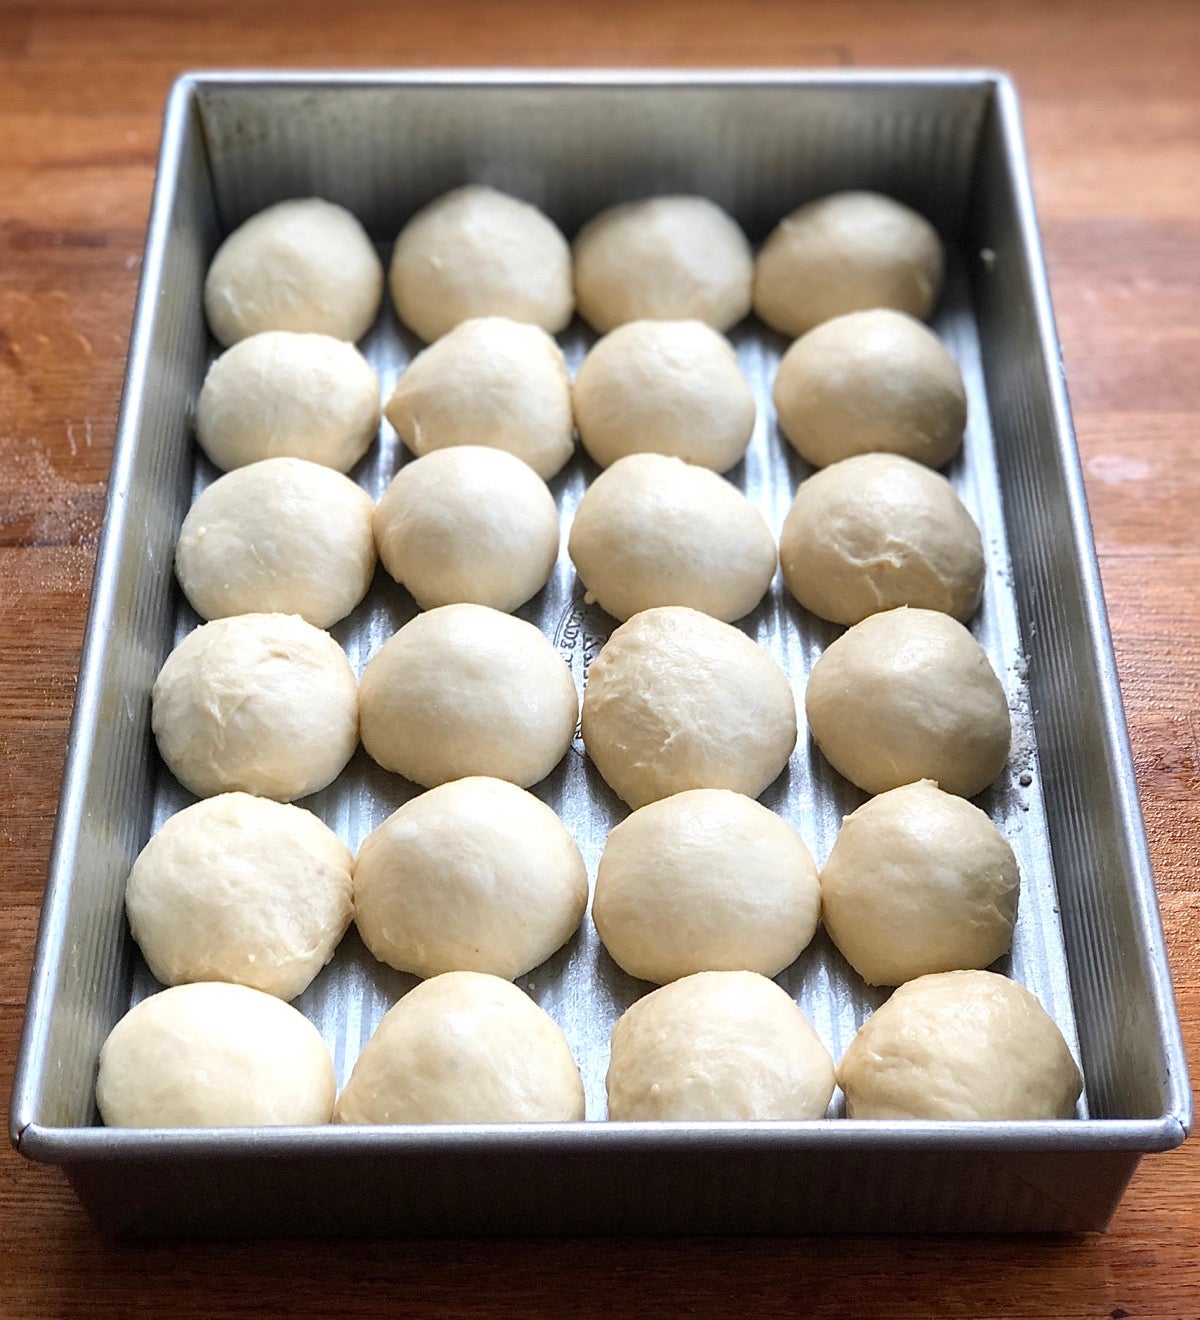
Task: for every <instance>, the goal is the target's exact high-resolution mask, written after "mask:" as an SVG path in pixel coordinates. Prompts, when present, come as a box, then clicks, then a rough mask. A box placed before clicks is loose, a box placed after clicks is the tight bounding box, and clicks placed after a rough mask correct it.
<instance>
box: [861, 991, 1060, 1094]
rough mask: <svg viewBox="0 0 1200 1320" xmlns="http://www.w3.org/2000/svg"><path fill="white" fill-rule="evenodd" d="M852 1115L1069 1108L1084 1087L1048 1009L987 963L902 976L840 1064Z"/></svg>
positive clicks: (869, 1019)
mask: <svg viewBox="0 0 1200 1320" xmlns="http://www.w3.org/2000/svg"><path fill="white" fill-rule="evenodd" d="M838 1083H839V1085H840V1086H841V1088H842V1090H843V1091H845V1093H846V1110H847V1114H848V1116H849V1117H850V1118H926V1119H943V1118H944V1119H965V1120H972V1119H976V1120H977V1119H1005V1118H1070V1117H1071V1116H1072V1115H1073V1114H1074V1113H1075V1102H1076V1101H1077V1100H1078V1099H1079V1095H1080V1092H1081V1091H1082V1090H1083V1079H1082V1077H1081V1076H1080V1073H1079V1068H1078V1067H1077V1066H1076V1063H1075V1060H1074V1059H1073V1058H1072V1057H1071V1051H1070V1049H1069V1048H1068V1047H1067V1042H1066V1041H1065V1040H1064V1039H1063V1035H1062V1032H1061V1031H1059V1029H1058V1026H1057V1025H1056V1024H1055V1022H1054V1019H1053V1018H1051V1017H1050V1015H1049V1014H1048V1013H1047V1012H1046V1010H1045V1009H1044V1008H1043V1007H1042V1006H1041V1004H1039V1003H1038V1001H1037V999H1036V998H1035V997H1034V996H1033V995H1031V994H1030V993H1029V991H1028V990H1026V989H1025V987H1024V986H1021V985H1018V984H1017V983H1016V982H1015V981H1010V980H1009V979H1008V978H1007V977H1005V976H997V975H996V973H995V972H938V973H936V974H934V975H933V976H920V977H918V978H917V979H916V980H915V981H909V982H908V984H907V985H902V986H901V987H900V989H899V990H897V991H896V992H895V994H893V995H892V997H891V998H890V999H889V1000H888V1001H887V1003H886V1004H884V1005H883V1006H882V1007H881V1008H878V1009H876V1010H875V1012H874V1013H873V1014H872V1015H871V1017H870V1018H868V1019H867V1022H866V1024H865V1025H864V1026H863V1027H862V1029H861V1030H860V1031H859V1033H858V1035H857V1036H855V1038H854V1040H853V1042H852V1043H851V1045H850V1048H849V1049H848V1050H847V1051H846V1054H845V1057H844V1058H843V1059H842V1062H841V1065H840V1066H839V1068H838Z"/></svg>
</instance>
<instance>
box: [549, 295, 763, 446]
mask: <svg viewBox="0 0 1200 1320" xmlns="http://www.w3.org/2000/svg"><path fill="white" fill-rule="evenodd" d="M572 397H573V399H574V402H575V423H576V425H577V426H578V427H579V438H580V440H582V441H583V447H584V448H585V449H586V450H587V452H588V453H589V454H590V455H591V457H592V458H593V459H594V460H595V461H596V462H597V463H599V464H600V466H601V467H608V465H609V464H610V463H615V462H616V461H617V459H619V458H624V457H625V456H626V455H627V454H642V453H654V454H670V455H672V456H673V457H675V458H682V459H684V460H685V461H686V462H688V463H695V464H696V465H697V466H698V467H706V468H712V469H713V471H714V472H725V471H727V470H728V469H729V468H731V467H733V465H734V464H735V463H738V462H740V461H741V459H742V457H743V456H744V455H745V453H746V447H747V445H749V443H750V437H751V435H752V434H753V433H754V416H755V408H754V395H753V393H752V392H751V390H750V386H749V384H748V383H747V382H746V378H745V376H743V375H742V373H741V370H740V368H739V367H738V361H737V354H736V353H735V352H734V351H733V345H732V344H731V343H730V342H729V340H728V339H725V338H724V337H723V336H722V335H719V334H717V332H716V331H715V330H714V329H712V327H711V326H707V325H705V324H704V322H703V321H630V322H628V323H627V324H625V325H622V326H618V327H617V329H615V330H613V331H611V332H610V333H609V334H607V335H605V336H604V338H603V339H600V340H598V341H597V342H596V344H595V345H594V346H593V347H592V350H591V352H590V353H588V355H587V357H586V358H584V360H583V365H582V366H581V367H580V368H579V374H578V375H577V376H576V377H575V385H574V387H573V391H572Z"/></svg>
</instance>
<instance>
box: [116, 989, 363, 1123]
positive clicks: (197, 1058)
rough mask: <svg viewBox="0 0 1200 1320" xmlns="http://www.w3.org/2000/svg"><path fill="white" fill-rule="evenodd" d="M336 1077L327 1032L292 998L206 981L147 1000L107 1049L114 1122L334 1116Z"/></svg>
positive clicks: (318, 1120) (275, 1120) (124, 1021)
mask: <svg viewBox="0 0 1200 1320" xmlns="http://www.w3.org/2000/svg"><path fill="white" fill-rule="evenodd" d="M336 1091H337V1083H336V1081H335V1079H334V1075H333V1061H332V1060H331V1059H330V1057H329V1050H328V1049H327V1048H326V1045H325V1042H324V1041H323V1040H322V1039H321V1033H320V1032H319V1031H318V1030H317V1029H316V1027H314V1026H313V1024H312V1023H311V1022H309V1021H308V1020H307V1019H306V1018H304V1017H303V1016H302V1015H301V1014H299V1013H298V1012H297V1011H296V1010H295V1009H294V1008H292V1007H291V1005H290V1004H285V1003H284V1002H283V1001H282V1000H280V999H276V998H275V996H274V995H267V994H263V992H262V991H261V990H251V989H250V988H249V987H248V986H244V985H226V984H224V983H223V982H215V981H199V982H196V983H195V984H193V985H177V986H174V987H173V988H172V989H170V990H163V991H161V992H160V993H159V994H156V995H151V996H150V998H149V999H143V1000H142V1002H141V1003H140V1004H137V1005H136V1006H135V1007H134V1008H131V1009H130V1010H129V1012H128V1013H126V1014H125V1016H124V1017H123V1018H122V1019H121V1020H120V1022H118V1023H117V1025H116V1026H115V1027H113V1029H112V1031H111V1032H110V1033H109V1036H108V1039H107V1040H106V1041H105V1042H104V1046H103V1048H102V1049H101V1051H100V1072H99V1076H98V1077H97V1078H96V1104H97V1106H98V1108H99V1110H100V1117H101V1118H102V1119H103V1120H104V1122H105V1123H106V1124H108V1126H109V1127H130V1128H152V1127H154V1128H157V1127H266V1126H271V1127H276V1126H280V1125H286V1126H293V1125H295V1126H304V1125H307V1124H313V1123H328V1122H329V1120H330V1118H331V1116H332V1114H333V1100H334V1095H335V1094H336Z"/></svg>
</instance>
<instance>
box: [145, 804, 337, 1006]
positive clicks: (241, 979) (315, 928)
mask: <svg viewBox="0 0 1200 1320" xmlns="http://www.w3.org/2000/svg"><path fill="white" fill-rule="evenodd" d="M353 861H354V858H353V855H352V854H351V852H350V849H349V848H347V847H346V845H345V844H344V843H343V842H342V841H341V840H340V839H339V838H338V837H337V835H336V834H334V832H333V831H332V830H331V829H330V828H329V827H328V826H327V825H325V824H324V822H322V821H321V820H319V819H318V818H317V817H316V816H314V815H313V814H312V812H310V811H305V810H304V809H303V808H301V807H292V806H286V805H284V804H283V803H280V802H274V801H272V800H271V799H269V798H257V797H251V796H250V795H249V794H247V793H222V794H219V795H218V796H217V797H212V798H207V799H206V800H204V801H203V802H197V803H195V804H194V805H193V806H190V807H185V808H184V809H183V810H182V811H180V812H177V813H176V814H175V815H174V816H172V817H171V818H170V820H168V821H167V822H166V824H165V825H163V827H162V829H160V830H159V831H158V833H157V834H155V835H154V837H153V838H152V839H151V840H150V841H149V843H147V844H146V846H145V847H144V848H143V849H142V851H141V853H140V854H139V856H138V859H137V861H136V862H134V864H133V870H132V871H131V872H130V874H129V882H128V884H127V885H126V887H125V911H126V913H127V914H128V916H129V925H130V928H131V929H132V931H133V938H134V939H135V940H136V941H137V943H138V947H139V948H140V949H141V951H142V956H143V957H144V958H145V959H146V962H147V964H148V965H149V968H150V970H151V971H152V972H153V973H154V975H155V977H156V978H157V979H158V980H159V981H161V982H162V983H163V984H164V985H178V984H180V983H181V982H185V981H230V982H234V983H236V984H238V985H248V986H251V987H253V988H254V989H256V990H264V991H266V993H267V994H272V995H278V996H279V998H280V999H294V998H295V997H296V996H297V995H298V994H300V993H301V991H303V990H305V989H306V988H307V987H308V985H309V982H311V981H312V979H313V977H314V976H316V974H317V973H318V972H319V971H320V970H321V968H322V967H324V966H325V964H326V963H327V962H328V961H329V960H330V958H332V957H333V951H334V949H336V948H337V946H338V942H339V941H340V940H341V938H342V936H343V935H344V934H345V933H346V927H347V926H349V924H350V917H351V908H352V893H353V890H352V884H351V876H350V872H351V867H352V865H353Z"/></svg>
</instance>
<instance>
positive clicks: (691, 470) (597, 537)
mask: <svg viewBox="0 0 1200 1320" xmlns="http://www.w3.org/2000/svg"><path fill="white" fill-rule="evenodd" d="M569 548H570V554H571V559H572V560H573V561H574V564H575V568H576V570H577V571H578V573H579V576H580V578H581V579H582V580H583V582H584V585H585V586H586V587H587V596H586V598H585V599H586V600H587V601H588V603H589V604H590V603H591V602H592V601H599V602H600V604H601V606H603V608H604V609H605V610H607V611H608V613H609V614H611V615H612V616H613V618H615V619H622V620H624V619H628V618H629V617H630V615H633V614H637V613H638V611H639V610H648V609H652V608H653V607H654V606H656V605H687V606H690V607H691V608H692V609H695V610H700V611H701V612H703V613H704V614H711V615H712V616H713V618H715V619H722V620H724V621H725V622H726V623H730V622H732V621H733V620H734V619H740V618H742V616H743V615H746V614H749V613H750V611H751V610H752V609H753V608H754V607H755V606H756V605H757V604H758V602H759V601H760V600H762V598H763V596H764V595H765V594H766V590H767V588H768V587H769V586H770V585H771V579H772V578H773V577H774V576H775V538H774V537H773V536H772V535H771V529H770V528H769V527H768V526H767V524H766V523H765V522H764V521H763V517H762V514H761V513H759V511H758V510H757V509H756V508H755V507H754V505H753V504H751V503H750V501H749V500H748V499H747V498H746V497H745V496H744V495H743V494H742V493H741V491H740V490H738V489H737V487H736V486H732V485H730V484H729V482H728V481H726V480H725V479H724V478H723V477H719V476H717V474H716V473H715V472H710V471H709V470H708V469H707V468H701V467H693V466H692V465H691V464H690V463H684V462H683V461H682V460H681V459H678V458H668V457H666V456H665V455H663V454H630V455H629V457H628V458H620V459H618V460H617V461H616V462H615V463H614V464H613V465H612V467H610V468H609V469H608V471H607V472H603V473H601V474H600V476H599V477H597V478H596V480H595V481H593V482H592V484H591V485H590V486H589V487H588V489H587V492H586V493H585V494H584V497H583V499H582V500H581V501H580V502H579V508H578V510H577V511H576V513H575V521H574V522H573V523H572V525H571V539H570V542H569Z"/></svg>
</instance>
